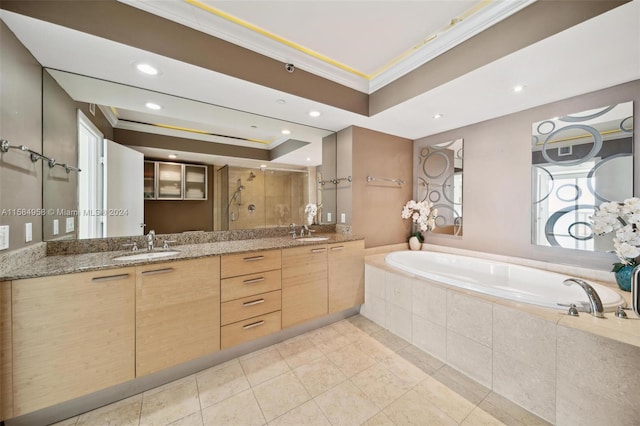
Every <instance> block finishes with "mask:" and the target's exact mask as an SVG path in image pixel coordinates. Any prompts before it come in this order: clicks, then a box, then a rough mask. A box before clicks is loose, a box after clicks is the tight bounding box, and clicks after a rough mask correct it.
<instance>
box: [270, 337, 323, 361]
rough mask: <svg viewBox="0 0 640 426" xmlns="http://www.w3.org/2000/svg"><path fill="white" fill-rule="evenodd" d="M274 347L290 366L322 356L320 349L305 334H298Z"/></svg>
mask: <svg viewBox="0 0 640 426" xmlns="http://www.w3.org/2000/svg"><path fill="white" fill-rule="evenodd" d="M276 349H277V350H278V352H279V353H280V355H281V356H282V358H283V359H284V360H285V362H286V363H287V364H288V365H289V367H290V368H296V367H299V366H300V365H302V364H305V363H307V362H309V361H313V360H314V359H318V358H321V357H322V356H323V354H322V351H320V349H318V348H317V347H316V345H314V344H313V343H312V342H311V340H310V339H309V338H308V337H307V336H298V337H294V338H293V339H289V340H285V341H284V342H282V343H279V344H278V345H276Z"/></svg>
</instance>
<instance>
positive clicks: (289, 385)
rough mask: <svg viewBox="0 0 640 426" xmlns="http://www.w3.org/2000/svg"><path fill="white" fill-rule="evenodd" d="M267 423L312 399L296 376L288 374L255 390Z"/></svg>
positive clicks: (262, 384)
mask: <svg viewBox="0 0 640 426" xmlns="http://www.w3.org/2000/svg"><path fill="white" fill-rule="evenodd" d="M253 392H254V394H255V396H256V400H257V401H258V404H259V405H260V408H261V409H262V413H263V414H264V417H265V418H266V419H267V421H271V420H273V419H275V418H276V417H278V416H281V415H283V414H284V413H286V412H287V411H289V410H292V409H293V408H295V407H297V406H299V405H300V404H303V403H305V402H306V401H308V400H309V399H310V398H311V397H310V396H309V394H308V393H307V391H306V390H305V388H304V386H303V385H302V383H301V382H300V380H298V378H297V377H296V375H295V374H293V373H292V372H287V373H285V374H283V375H281V376H278V377H275V378H273V379H271V380H268V381H266V382H264V383H261V384H260V385H258V386H256V387H254V388H253Z"/></svg>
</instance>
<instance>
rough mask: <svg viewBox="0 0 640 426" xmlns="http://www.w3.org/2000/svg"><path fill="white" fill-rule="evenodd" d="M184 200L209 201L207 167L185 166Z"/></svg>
mask: <svg viewBox="0 0 640 426" xmlns="http://www.w3.org/2000/svg"><path fill="white" fill-rule="evenodd" d="M184 199H185V200H206V199H207V166H197V165H194V164H185V165H184Z"/></svg>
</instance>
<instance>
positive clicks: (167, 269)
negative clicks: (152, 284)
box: [142, 268, 173, 275]
mask: <svg viewBox="0 0 640 426" xmlns="http://www.w3.org/2000/svg"><path fill="white" fill-rule="evenodd" d="M169 272H173V268H162V269H154V270H153V271H143V272H142V275H157V274H167V273H169Z"/></svg>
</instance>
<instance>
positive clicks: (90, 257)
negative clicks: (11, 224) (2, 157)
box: [0, 233, 363, 281]
mask: <svg viewBox="0 0 640 426" xmlns="http://www.w3.org/2000/svg"><path fill="white" fill-rule="evenodd" d="M314 237H327V240H323V241H301V240H300V238H297V239H293V238H291V237H273V238H256V239H247V240H236V241H221V242H214V243H202V244H185V245H179V246H171V247H170V248H169V249H166V250H165V249H156V250H154V251H178V252H179V253H178V254H176V255H174V256H167V257H160V258H157V259H154V260H138V261H131V260H124V261H118V260H114V258H115V257H119V256H123V255H130V254H140V253H145V252H146V250H144V249H141V250H139V251H138V252H135V253H134V252H132V251H131V250H120V251H107V252H98V253H83V254H69V255H60V256H44V257H41V258H39V259H37V260H35V261H34V262H33V263H30V264H29V265H28V266H26V267H25V266H21V267H16V268H14V269H11V268H10V269H9V270H7V271H6V272H5V273H4V274H3V276H2V277H0V281H13V280H19V279H26V278H38V277H46V276H51V275H62V274H71V273H75V272H88V271H99V270H108V269H114V268H123V267H131V266H140V265H148V264H153V263H166V262H173V261H177V260H186V259H197V258H201V257H207V256H218V255H224V254H235V253H247V252H253V251H260V250H269V249H283V248H290V247H301V246H304V245H321V244H332V243H342V242H348V241H356V240H362V239H363V237H359V236H355V235H351V234H342V233H335V234H317V235H314Z"/></svg>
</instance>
